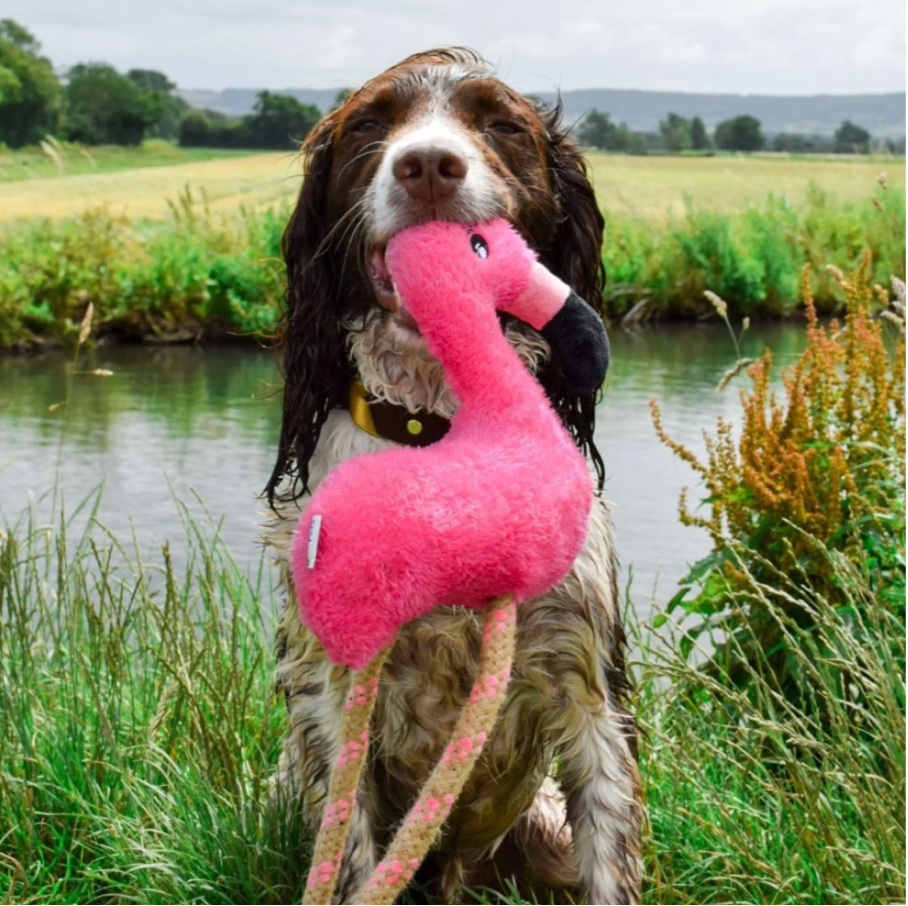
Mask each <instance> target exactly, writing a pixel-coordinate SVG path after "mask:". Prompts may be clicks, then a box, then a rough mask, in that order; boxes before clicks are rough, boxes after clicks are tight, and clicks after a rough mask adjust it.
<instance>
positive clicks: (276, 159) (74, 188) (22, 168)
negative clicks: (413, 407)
mask: <svg viewBox="0 0 908 906" xmlns="http://www.w3.org/2000/svg"><path fill="white" fill-rule="evenodd" d="M90 154H91V155H92V156H93V158H95V160H96V162H97V163H98V169H97V170H95V169H94V168H93V167H92V165H91V164H90V163H89V161H88V160H87V159H86V157H85V156H84V155H83V154H82V153H81V152H79V151H77V150H72V151H70V152H68V153H67V157H66V163H65V167H66V169H65V172H64V173H63V175H57V171H56V168H55V166H54V164H53V162H52V161H51V160H50V158H48V157H47V156H46V155H44V154H41V153H40V152H32V153H30V154H29V155H27V156H26V157H27V159H28V161H29V162H28V163H26V164H23V163H16V158H18V157H19V155H6V156H0V220H10V219H14V218H19V217H55V218H59V217H70V216H73V215H75V214H78V213H80V212H81V211H84V210H85V209H86V208H88V207H97V206H107V207H109V208H111V209H112V210H114V211H116V212H118V213H123V214H126V215H127V216H129V217H134V218H137V217H151V218H159V217H164V216H166V215H167V213H168V206H167V200H168V199H171V200H172V199H175V198H176V196H177V195H178V194H179V193H180V192H181V191H182V190H183V189H184V187H185V186H187V185H189V186H191V187H192V188H193V189H194V190H197V191H199V192H204V193H205V194H206V195H207V197H208V199H209V202H210V205H211V207H212V209H213V210H217V211H229V210H231V209H235V208H237V207H239V206H240V205H245V206H247V207H253V208H259V207H268V206H272V205H274V204H280V203H283V202H290V201H292V199H293V198H294V197H295V196H296V194H297V192H298V191H299V187H300V182H301V178H302V167H301V163H300V160H299V157H298V155H295V154H278V153H265V154H250V153H248V152H225V151H214V150H211V149H204V148H198V149H181V148H175V147H173V146H172V145H167V144H165V143H163V142H149V143H146V146H145V147H143V148H141V149H135V150H130V149H93V150H92V151H91V152H90ZM589 162H590V166H591V170H592V174H593V181H594V183H595V186H596V192H597V195H598V198H599V202H600V205H601V206H602V207H603V209H604V210H605V211H606V212H607V213H612V214H627V215H631V216H635V217H642V218H646V219H652V218H657V219H663V218H665V217H666V216H668V215H670V214H677V213H679V212H681V211H683V210H684V207H685V204H686V203H687V202H688V201H691V202H693V203H695V204H697V205H699V206H701V207H703V208H705V209H708V210H711V211H715V212H719V213H731V212H735V211H739V210H741V209H743V208H745V207H747V206H748V205H755V204H761V203H762V202H763V200H764V199H765V198H766V196H767V195H768V194H769V193H775V194H776V195H780V196H782V197H784V198H786V199H788V200H789V201H790V202H791V204H792V205H795V206H797V205H799V204H801V203H803V202H804V200H805V199H806V198H807V194H808V191H809V189H810V185H811V183H813V184H815V185H816V186H818V187H819V188H820V189H822V190H823V191H824V192H827V193H830V194H831V195H833V196H834V197H835V198H836V199H837V200H838V201H839V202H841V203H843V204H847V203H852V202H856V201H860V200H863V199H866V198H868V197H869V196H870V194H871V193H872V192H873V189H874V187H875V185H876V179H877V177H878V176H879V175H880V173H883V172H885V173H886V174H887V178H888V180H889V183H890V185H892V186H893V187H894V188H896V189H904V187H905V159H904V158H893V157H880V158H845V159H841V160H831V159H830V158H828V157H825V158H817V159H809V158H804V157H798V158H792V157H787V156H779V155H736V156H717V157H656V156H650V157H632V156H627V155H606V154H602V153H591V154H590V155H589ZM27 177H31V178H27Z"/></svg>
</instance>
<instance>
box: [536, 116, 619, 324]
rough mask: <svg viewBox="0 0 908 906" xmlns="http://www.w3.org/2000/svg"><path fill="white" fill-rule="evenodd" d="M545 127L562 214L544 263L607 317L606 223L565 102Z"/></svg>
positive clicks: (551, 166)
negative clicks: (568, 126)
mask: <svg viewBox="0 0 908 906" xmlns="http://www.w3.org/2000/svg"><path fill="white" fill-rule="evenodd" d="M544 123H545V127H546V132H547V136H546V157H547V159H548V160H547V162H548V167H549V178H550V179H551V184H552V192H553V194H554V196H555V200H556V202H557V203H558V208H559V214H558V220H557V224H556V229H555V235H554V238H553V240H552V241H551V242H550V243H549V245H548V248H547V249H545V250H544V251H543V252H542V254H541V255H540V259H541V261H542V263H543V264H544V265H545V266H546V267H547V268H548V269H549V270H550V271H551V272H552V273H553V274H555V275H556V276H558V277H560V278H561V279H562V280H564V282H565V283H567V284H568V285H569V286H571V287H572V288H573V289H574V291H575V292H576V293H577V294H578V295H579V296H581V297H582V298H583V299H585V300H586V301H587V302H588V303H589V304H590V306H591V307H592V308H593V309H594V311H596V313H597V314H599V315H600V316H603V317H604V316H605V310H604V302H603V297H602V293H603V290H604V289H605V265H604V264H603V263H602V233H603V230H604V228H605V220H604V219H603V217H602V212H601V211H600V210H599V205H598V204H597V203H596V195H595V192H594V191H593V186H592V183H591V182H590V179H589V174H588V172H587V166H586V162H585V161H584V159H583V155H582V154H581V153H580V149H579V148H578V147H577V145H575V144H574V142H573V141H572V140H571V138H570V136H569V134H568V132H567V131H566V130H565V129H564V128H563V127H562V125H561V101H560V100H559V102H558V104H557V106H556V107H555V108H554V109H552V110H549V111H547V112H546V114H545V116H544Z"/></svg>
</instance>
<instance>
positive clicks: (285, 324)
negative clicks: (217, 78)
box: [265, 116, 349, 507]
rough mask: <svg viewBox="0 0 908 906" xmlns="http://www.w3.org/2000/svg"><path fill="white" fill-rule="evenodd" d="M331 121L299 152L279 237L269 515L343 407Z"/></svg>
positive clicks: (291, 493) (289, 492) (304, 480)
mask: <svg viewBox="0 0 908 906" xmlns="http://www.w3.org/2000/svg"><path fill="white" fill-rule="evenodd" d="M335 127H336V120H335V119H334V118H333V117H331V116H328V117H326V118H325V119H323V120H322V121H321V122H320V123H319V124H318V125H317V126H316V127H315V128H314V129H313V131H312V132H310V133H309V136H308V138H307V139H306V141H305V143H304V144H303V148H302V152H303V159H304V163H305V177H304V180H303V187H302V189H301V191H300V195H299V199H298V200H297V203H296V208H295V209H294V211H293V214H292V216H291V217H290V221H289V222H288V224H287V228H286V229H285V230H284V237H283V243H282V250H283V255H284V261H285V263H286V266H287V294H286V304H285V308H284V314H283V318H282V323H281V326H280V330H279V335H278V345H279V348H280V349H281V351H282V370H283V375H284V399H283V420H282V423H281V438H280V444H279V447H278V454H277V461H276V462H275V465H274V471H273V472H272V473H271V478H270V479H269V481H268V485H267V487H266V488H265V494H266V496H267V498H268V502H269V504H270V505H271V506H272V507H273V506H274V500H275V495H276V492H277V489H278V487H279V485H280V484H281V483H282V481H283V480H284V479H285V478H289V479H291V485H290V487H289V488H288V489H285V490H284V491H283V492H282V495H281V496H287V497H292V498H297V497H299V496H300V495H301V494H302V493H304V492H305V491H306V490H308V483H309V459H310V458H311V456H312V454H313V452H314V451H315V445H316V444H317V443H318V438H319V434H320V433H321V429H322V426H323V425H324V423H325V419H327V417H328V413H329V412H330V411H331V410H332V409H334V408H336V407H337V406H339V405H344V404H345V403H346V399H347V388H348V378H349V366H348V364H347V355H346V351H345V349H344V339H343V335H342V334H341V332H340V330H339V325H338V319H339V318H340V317H342V315H343V312H341V310H340V305H339V296H340V293H341V291H342V287H341V281H340V280H339V279H338V273H339V271H340V270H341V269H340V268H339V267H337V262H336V261H335V258H336V252H335V251H334V249H333V248H332V246H331V236H330V228H329V226H328V211H327V209H328V193H329V190H330V183H331V164H332V156H333V138H334V130H335Z"/></svg>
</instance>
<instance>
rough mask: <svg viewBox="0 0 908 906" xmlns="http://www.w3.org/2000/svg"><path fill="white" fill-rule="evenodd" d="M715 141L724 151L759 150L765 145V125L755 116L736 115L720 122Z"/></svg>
mask: <svg viewBox="0 0 908 906" xmlns="http://www.w3.org/2000/svg"><path fill="white" fill-rule="evenodd" d="M715 141H716V147H717V148H722V149H723V150H724V151H759V150H760V149H761V148H762V147H763V146H764V145H765V139H764V138H763V127H762V125H761V123H760V121H759V120H758V119H757V118H756V117H754V116H736V117H735V118H734V119H732V120H725V121H723V122H721V123H719V125H718V126H716V137H715Z"/></svg>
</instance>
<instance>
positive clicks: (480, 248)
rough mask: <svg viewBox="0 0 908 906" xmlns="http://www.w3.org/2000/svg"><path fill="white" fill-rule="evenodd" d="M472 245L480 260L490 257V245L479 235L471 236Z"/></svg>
mask: <svg viewBox="0 0 908 906" xmlns="http://www.w3.org/2000/svg"><path fill="white" fill-rule="evenodd" d="M470 245H471V246H472V247H473V251H474V252H475V253H476V254H477V255H479V257H480V258H488V257H489V243H488V242H486V241H485V239H483V238H482V236H480V235H479V233H473V235H472V236H470Z"/></svg>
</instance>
